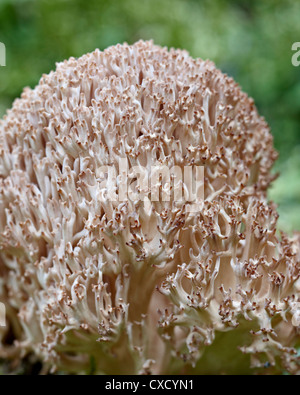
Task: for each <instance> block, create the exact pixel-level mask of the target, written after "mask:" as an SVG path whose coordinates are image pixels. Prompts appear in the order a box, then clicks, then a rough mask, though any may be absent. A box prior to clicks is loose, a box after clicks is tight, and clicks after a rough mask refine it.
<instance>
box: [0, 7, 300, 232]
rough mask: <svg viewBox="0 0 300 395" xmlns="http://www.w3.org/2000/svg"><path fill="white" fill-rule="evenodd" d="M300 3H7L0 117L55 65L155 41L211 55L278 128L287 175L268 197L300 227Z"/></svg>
mask: <svg viewBox="0 0 300 395" xmlns="http://www.w3.org/2000/svg"><path fill="white" fill-rule="evenodd" d="M299 15H300V1H299V0H284V1H283V0H272V1H270V0H252V1H247V0H232V1H227V0H214V1H212V0H0V42H3V43H4V44H5V45H6V49H7V66H6V67H1V68H0V116H2V115H3V114H4V113H5V110H6V109H7V108H10V107H11V104H12V101H13V99H14V98H15V97H18V96H20V93H21V91H22V89H23V88H24V87H25V86H28V85H29V86H31V87H34V86H35V85H36V84H37V83H38V81H39V78H40V77H41V75H42V74H43V73H48V72H49V71H50V70H52V69H54V67H55V62H58V61H62V60H64V59H66V58H68V57H70V56H75V57H78V56H81V55H82V54H84V53H86V52H90V51H93V50H94V49H95V48H100V49H104V48H106V47H107V46H110V45H114V44H116V43H118V42H124V41H127V42H128V43H133V42H134V41H137V40H139V39H144V40H146V39H153V40H154V42H155V43H157V44H160V45H166V46H168V47H170V46H173V47H179V48H185V49H187V50H188V51H189V52H190V54H191V55H192V56H194V57H201V58H204V59H206V58H209V59H211V60H213V61H214V62H215V63H216V65H217V66H218V67H219V68H220V69H221V70H222V71H224V72H226V73H228V74H229V75H231V76H232V77H234V78H235V80H236V81H237V82H238V83H239V84H240V85H241V87H242V89H243V90H244V91H246V92H247V93H248V94H249V95H250V96H252V97H253V98H254V100H255V102H256V105H257V107H258V109H259V112H260V114H261V115H263V116H264V117H265V118H266V120H267V121H268V123H269V124H270V126H271V129H272V133H273V135H274V138H275V146H276V148H277V149H278V151H279V152H280V159H279V162H278V164H277V166H276V168H275V170H278V171H280V172H281V177H280V178H279V179H278V181H276V182H275V183H274V186H273V188H272V189H271V191H270V198H271V199H273V200H275V201H276V202H277V203H278V204H279V212H280V214H281V217H280V225H281V227H282V228H283V229H284V230H287V231H290V230H291V229H295V228H298V229H300V204H299V203H300V182H299V181H300V148H299V147H298V146H300V106H299V104H300V67H294V66H293V65H292V62H291V58H292V55H293V52H292V50H291V47H292V44H293V43H294V42H296V41H300V23H299Z"/></svg>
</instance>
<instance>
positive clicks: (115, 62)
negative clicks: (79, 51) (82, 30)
mask: <svg viewBox="0 0 300 395" xmlns="http://www.w3.org/2000/svg"><path fill="white" fill-rule="evenodd" d="M275 159H276V152H275V151H274V149H273V139H272V136H271V134H270V131H269V128H268V125H267V124H266V122H265V121H264V119H263V118H261V117H260V116H259V115H258V113H257V110H256V107H255V105H254V103H253V100H252V99H251V98H249V97H248V96H247V95H246V94H245V93H243V92H242V91H241V90H240V88H239V86H238V85H237V84H236V83H235V82H234V81H233V79H231V78H229V77H228V76H226V75H224V74H222V73H221V72H220V71H219V70H218V69H216V67H215V65H214V64H213V63H211V62H210V61H203V60H201V59H197V60H194V59H192V58H191V57H190V56H189V55H188V53H187V52H185V51H182V50H173V49H172V50H170V51H169V50H167V49H166V48H161V47H159V46H155V45H154V44H153V43H152V42H142V41H140V42H138V43H136V44H134V45H132V46H130V45H127V44H124V45H117V46H114V47H110V48H108V49H107V50H105V51H103V52H101V51H99V50H96V51H95V52H93V53H91V54H87V55H85V56H83V57H81V58H79V59H74V58H71V59H69V60H68V61H65V62H63V63H59V64H57V68H56V71H54V72H51V73H50V74H49V75H44V76H43V77H42V78H41V80H40V83H39V85H38V86H37V87H36V88H35V89H33V90H31V89H29V88H26V89H25V90H24V92H23V94H22V96H21V98H20V99H17V100H16V101H15V102H14V104H13V107H12V109H11V110H9V111H8V112H7V115H6V116H5V117H4V119H3V120H2V121H1V123H0V301H1V302H3V303H4V304H5V306H6V311H7V321H8V322H7V326H6V328H0V344H1V348H0V358H4V359H6V360H11V361H13V363H15V364H16V363H18V362H19V361H22V360H23V359H24V358H26V357H29V356H30V358H33V359H35V360H37V361H40V363H41V364H42V366H43V371H44V372H56V371H62V372H66V373H72V374H76V373H89V372H91V371H92V372H93V373H95V374H181V373H186V374H226V373H227V374H235V373H243V374H255V373H259V374H278V373H282V372H283V371H286V372H288V373H291V374H299V373H300V367H299V356H298V354H297V347H298V346H299V325H300V307H299V306H300V300H299V291H300V281H299V276H300V263H299V262H300V237H299V235H298V234H295V235H294V236H292V237H288V236H287V235H284V234H279V232H277V228H276V221H277V217H278V215H277V212H276V207H275V206H274V205H273V204H271V203H268V201H267V189H268V186H269V185H270V183H271V182H272V180H273V178H274V177H273V175H272V174H271V167H272V165H273V163H274V161H275ZM157 166H164V167H165V168H167V169H172V168H174V167H176V168H177V169H179V170H180V169H181V170H182V171H183V169H184V168H186V167H191V166H198V167H202V168H203V169H204V199H203V200H202V201H201V202H199V205H198V209H197V211H192V212H191V211H190V210H189V208H190V206H189V205H188V204H186V201H184V200H178V199H175V198H174V196H173V195H172V194H170V195H171V198H170V199H152V195H151V192H153V190H151V188H148V189H147V188H146V189H145V190H144V191H142V192H143V196H144V197H145V199H144V200H142V199H135V198H134V196H137V195H134V196H133V195H131V196H128V195H126V196H125V198H124V196H122V198H121V196H120V195H121V188H122V185H123V184H122V182H121V176H122V172H124V171H125V170H126V171H127V174H128V175H129V178H130V180H131V181H130V182H131V185H133V186H135V187H136V189H138V191H139V192H141V191H140V190H139V188H138V187H137V185H139V184H138V183H137V173H136V169H140V174H144V173H143V172H145V169H146V170H149V169H150V168H151V169H152V168H155V167H157ZM106 167H113V168H114V169H115V170H116V174H117V177H116V179H115V180H114V179H113V178H111V177H110V176H108V175H107V174H106V173H105V170H104V169H105V168H106ZM146 177H147V176H146ZM158 180H159V182H158V183H157V184H156V186H157V188H158V191H159V192H160V193H161V196H162V194H163V192H165V188H166V184H163V180H162V179H161V178H159V179H158ZM114 181H115V182H114ZM180 188H182V189H183V190H184V189H186V188H187V185H186V180H184V182H183V183H182V184H180Z"/></svg>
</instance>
